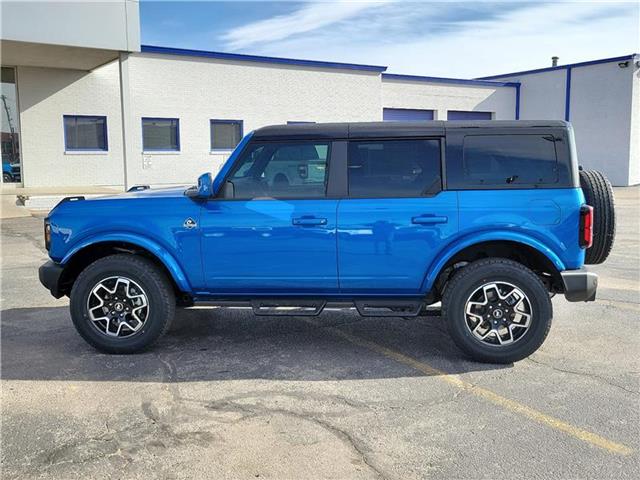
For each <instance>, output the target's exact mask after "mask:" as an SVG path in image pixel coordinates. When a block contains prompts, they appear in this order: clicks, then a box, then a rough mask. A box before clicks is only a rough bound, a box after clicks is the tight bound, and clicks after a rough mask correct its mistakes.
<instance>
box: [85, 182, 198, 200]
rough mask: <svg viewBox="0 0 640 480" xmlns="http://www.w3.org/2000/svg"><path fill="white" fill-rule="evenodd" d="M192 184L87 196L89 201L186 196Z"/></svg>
mask: <svg viewBox="0 0 640 480" xmlns="http://www.w3.org/2000/svg"><path fill="white" fill-rule="evenodd" d="M190 187H192V185H182V186H179V187H168V188H147V189H146V190H136V191H133V192H124V193H118V194H115V195H105V196H103V197H93V198H87V199H86V200H87V201H100V200H121V199H122V200H126V199H128V198H176V197H182V196H184V192H185V190H187V189H188V188H190Z"/></svg>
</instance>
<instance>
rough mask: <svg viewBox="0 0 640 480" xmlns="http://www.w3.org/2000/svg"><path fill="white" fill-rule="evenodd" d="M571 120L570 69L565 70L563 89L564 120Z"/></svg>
mask: <svg viewBox="0 0 640 480" xmlns="http://www.w3.org/2000/svg"><path fill="white" fill-rule="evenodd" d="M569 118H571V67H569V68H567V83H566V86H565V88H564V119H565V120H566V121H567V122H568V121H569Z"/></svg>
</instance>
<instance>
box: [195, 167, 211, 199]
mask: <svg viewBox="0 0 640 480" xmlns="http://www.w3.org/2000/svg"><path fill="white" fill-rule="evenodd" d="M212 193H213V178H212V177H211V174H210V173H203V174H202V175H200V176H199V177H198V193H197V197H198V198H211V195H212Z"/></svg>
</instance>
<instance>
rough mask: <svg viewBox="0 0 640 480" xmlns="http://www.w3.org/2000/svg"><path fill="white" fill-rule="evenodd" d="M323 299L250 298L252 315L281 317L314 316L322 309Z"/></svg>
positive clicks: (324, 302) (324, 303) (323, 305)
mask: <svg viewBox="0 0 640 480" xmlns="http://www.w3.org/2000/svg"><path fill="white" fill-rule="evenodd" d="M326 304H327V302H326V301H325V300H283V299H273V300H269V299H264V300H252V301H251V308H252V309H253V313H254V315H269V316H282V317H315V316H317V315H320V313H321V312H322V310H324V307H325V305H326Z"/></svg>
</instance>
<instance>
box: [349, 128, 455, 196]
mask: <svg viewBox="0 0 640 480" xmlns="http://www.w3.org/2000/svg"><path fill="white" fill-rule="evenodd" d="M445 138H446V137H443V136H440V135H425V136H410V137H397V136H380V137H362V138H361V137H352V138H349V140H348V142H346V143H347V152H348V151H349V148H348V144H349V143H351V142H377V141H405V140H438V143H439V146H440V185H439V188H438V190H435V191H431V192H430V191H427V192H425V193H423V194H422V195H388V196H380V195H372V196H351V194H350V192H349V168H348V165H349V159H348V156H347V159H346V164H345V170H344V178H345V180H346V182H345V183H346V191H345V192H344V193H345V195H344V196H343V197H342V199H344V200H367V199H369V200H375V199H380V200H386V199H391V198H402V199H409V198H415V199H419V198H433V197H435V196H437V195H438V194H439V193H441V192H443V191H445V190H446V188H445V187H446V184H445V172H446V166H445V165H446V157H445V149H446V142H445ZM347 155H348V153H347Z"/></svg>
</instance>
